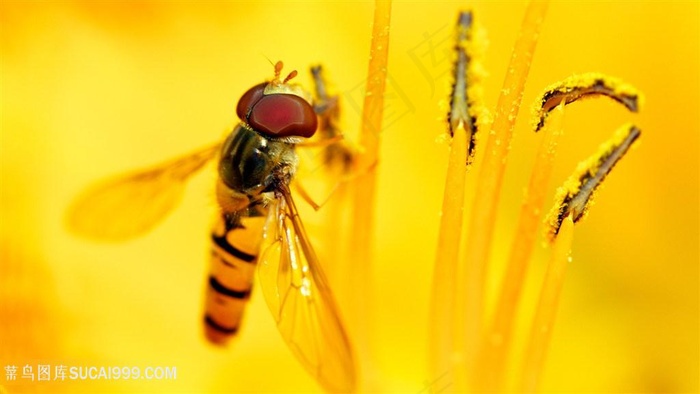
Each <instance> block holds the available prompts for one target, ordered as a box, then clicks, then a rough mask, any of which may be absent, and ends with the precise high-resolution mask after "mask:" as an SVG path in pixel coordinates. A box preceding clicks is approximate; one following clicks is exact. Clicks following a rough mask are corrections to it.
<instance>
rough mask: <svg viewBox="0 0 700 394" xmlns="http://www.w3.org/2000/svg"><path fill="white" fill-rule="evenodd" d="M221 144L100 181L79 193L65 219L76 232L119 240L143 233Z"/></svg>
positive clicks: (179, 196)
mask: <svg viewBox="0 0 700 394" xmlns="http://www.w3.org/2000/svg"><path fill="white" fill-rule="evenodd" d="M219 147H220V144H216V145H212V146H208V147H206V148H204V149H201V150H199V151H197V152H194V153H191V154H189V155H186V156H183V157H180V158H177V159H175V160H172V161H169V162H166V163H162V164H160V165H158V166H156V167H153V168H150V169H146V170H141V171H138V172H135V173H132V174H127V175H123V176H120V177H117V178H113V179H108V180H106V181H103V182H100V183H97V184H95V185H93V186H92V187H90V188H88V189H87V190H86V191H85V192H83V193H82V194H81V195H79V196H78V197H77V198H76V199H75V200H74V201H73V202H72V204H71V206H70V207H69V209H68V212H67V216H66V221H67V224H68V227H69V229H70V230H71V231H73V232H74V233H76V234H78V235H81V236H84V237H87V238H92V239H97V240H103V241H120V240H125V239H129V238H133V237H136V236H138V235H141V234H143V233H145V232H147V231H148V230H150V229H151V228H153V226H155V225H156V224H157V223H158V222H159V221H161V220H162V219H163V218H164V217H165V215H166V214H168V212H170V211H171V210H172V209H173V208H175V206H176V205H177V204H178V203H179V202H180V200H181V199H182V195H183V192H184V187H185V181H187V179H189V178H190V176H191V175H193V174H194V173H196V172H197V171H198V170H199V169H201V168H202V167H203V166H204V165H205V164H206V163H207V162H208V161H209V160H211V159H212V158H214V157H215V156H216V155H217V153H218V152H219Z"/></svg>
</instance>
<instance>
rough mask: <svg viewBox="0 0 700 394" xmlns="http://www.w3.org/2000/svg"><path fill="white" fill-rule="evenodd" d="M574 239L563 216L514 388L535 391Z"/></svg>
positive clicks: (570, 223)
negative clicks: (518, 383)
mask: <svg viewBox="0 0 700 394" xmlns="http://www.w3.org/2000/svg"><path fill="white" fill-rule="evenodd" d="M573 239H574V222H573V220H572V218H571V216H567V217H566V218H565V219H564V220H563V222H562V227H561V231H560V232H559V235H558V236H557V237H556V239H555V240H554V244H553V246H552V254H551V255H550V259H549V265H548V266H547V273H546V274H545V278H544V283H543V284H542V290H541V292H540V298H539V301H538V303H537V311H536V312H535V317H534V319H533V322H532V328H531V331H530V337H529V341H528V345H527V348H526V351H525V356H524V360H523V363H522V375H521V382H520V387H519V388H518V390H517V391H518V392H529V393H531V392H535V390H536V389H537V385H538V383H539V380H540V377H541V375H542V369H543V367H544V360H545V355H546V353H547V348H548V346H549V342H550V339H551V337H552V326H553V325H554V319H555V317H556V313H557V309H558V308H557V306H558V305H559V298H560V297H559V295H560V294H561V288H562V285H563V284H564V276H565V274H566V268H567V265H568V263H569V260H570V255H571V244H572V242H573Z"/></svg>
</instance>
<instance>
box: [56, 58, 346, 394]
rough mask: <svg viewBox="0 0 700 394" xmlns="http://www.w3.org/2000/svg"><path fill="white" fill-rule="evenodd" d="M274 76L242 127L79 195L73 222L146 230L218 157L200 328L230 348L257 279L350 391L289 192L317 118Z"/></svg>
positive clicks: (123, 234) (297, 89) (243, 111)
mask: <svg viewBox="0 0 700 394" xmlns="http://www.w3.org/2000/svg"><path fill="white" fill-rule="evenodd" d="M282 67H283V65H282V62H278V63H277V64H276V65H275V74H274V78H273V79H272V80H271V81H269V82H264V83H260V84H257V85H255V86H253V87H252V88H250V89H249V90H248V91H247V92H245V93H244V94H243V95H242V96H241V98H240V100H239V101H238V104H237V107H236V113H237V115H238V117H239V118H240V123H239V124H238V125H237V126H235V128H234V129H233V131H232V132H231V133H230V134H229V135H228V136H227V137H226V139H225V140H224V141H223V142H222V143H217V144H215V145H213V146H209V147H206V148H204V149H201V150H199V151H197V152H194V153H192V154H189V155H186V156H183V157H180V158H178V159H175V160H172V161H169V162H166V163H164V164H161V165H158V166H156V167H154V168H151V169H147V170H143V171H139V172H136V173H133V174H131V175H127V176H123V177H119V178H116V179H114V180H111V181H107V182H105V183H102V184H100V185H98V186H96V187H94V188H92V189H90V190H88V191H87V192H86V193H85V194H83V195H82V196H81V197H79V198H78V199H77V200H76V202H75V203H74V204H73V206H72V207H71V209H70V210H69V213H68V225H69V227H70V228H71V229H72V230H73V231H74V232H76V233H78V234H82V235H86V236H89V237H92V238H102V239H108V240H122V239H127V238H131V237H134V236H137V235H140V234H143V233H145V232H146V231H148V230H150V229H151V228H153V227H154V226H155V224H157V222H159V221H160V220H161V219H162V218H163V217H164V216H165V215H166V214H167V213H168V212H169V211H171V210H172V209H174V208H175V206H176V205H177V203H178V202H179V199H180V197H181V195H182V192H183V188H184V184H185V182H186V181H187V180H188V179H189V178H190V177H191V176H192V175H193V174H194V173H196V172H197V171H198V170H200V169H201V168H202V167H203V166H204V165H205V164H206V163H207V162H209V161H210V160H213V159H214V158H218V179H217V181H216V200H217V202H218V206H219V208H220V214H219V215H218V219H217V221H216V224H215V225H214V228H213V230H212V233H211V259H210V269H209V274H208V277H207V280H206V295H205V305H204V318H203V321H204V332H205V336H206V338H207V339H208V340H209V341H210V342H211V343H214V344H217V345H223V344H226V343H227V341H229V340H230V339H231V338H232V337H233V336H235V335H236V333H237V332H238V330H239V328H240V326H241V321H242V318H243V315H244V311H245V307H246V304H247V302H248V300H249V298H250V294H251V291H252V288H253V279H254V274H255V270H256V266H257V272H258V279H259V281H260V285H261V288H262V292H263V294H264V296H265V300H266V302H267V305H268V306H269V309H270V311H271V312H272V315H273V317H274V319H275V321H276V323H277V327H278V329H279V332H280V333H281V335H282V337H283V338H284V339H285V341H286V343H287V344H288V345H289V348H290V349H291V351H292V352H293V353H294V355H295V356H296V357H297V358H298V359H299V361H300V362H301V363H302V364H303V365H304V367H305V368H306V369H307V371H308V372H309V373H311V374H312V375H313V376H314V377H315V378H316V379H317V380H318V381H319V382H320V384H321V385H322V386H323V387H324V388H325V389H327V390H330V391H343V392H348V391H354V389H355V370H354V358H353V352H352V348H351V345H350V341H349V338H348V335H347V332H346V330H345V328H344V326H343V323H342V319H341V317H340V313H339V309H338V306H337V304H336V301H335V299H334V296H333V294H332V292H331V289H330V287H329V284H328V280H327V279H326V275H325V274H324V272H323V269H322V268H321V265H320V263H319V260H318V258H317V256H316V254H315V252H314V249H313V247H312V245H311V243H310V242H309V237H308V236H307V235H306V232H305V230H304V226H303V224H302V221H301V219H300V218H299V213H298V211H297V207H296V205H295V203H294V199H293V198H292V194H291V192H290V183H291V182H292V180H293V179H294V175H295V172H296V170H297V165H298V156H297V154H296V151H295V148H296V146H297V145H298V144H300V143H302V142H303V141H306V140H307V139H308V138H310V137H312V136H313V135H314V133H315V132H316V129H317V127H318V123H319V122H318V116H317V113H316V111H315V110H314V107H313V106H312V104H311V98H310V96H309V94H308V93H306V92H305V91H304V90H303V89H302V88H301V86H299V85H297V84H292V83H290V80H291V79H293V78H294V77H295V76H296V75H297V73H296V71H292V72H291V73H289V75H288V76H287V77H286V78H284V79H281V78H280V75H281V71H282Z"/></svg>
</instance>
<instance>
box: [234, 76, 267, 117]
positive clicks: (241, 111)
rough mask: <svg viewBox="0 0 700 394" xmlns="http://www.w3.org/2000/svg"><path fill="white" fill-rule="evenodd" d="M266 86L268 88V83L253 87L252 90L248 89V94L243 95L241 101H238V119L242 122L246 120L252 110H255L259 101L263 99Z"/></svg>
mask: <svg viewBox="0 0 700 394" xmlns="http://www.w3.org/2000/svg"><path fill="white" fill-rule="evenodd" d="M265 86H267V82H263V83H261V84H259V85H255V86H253V87H252V88H250V89H248V91H247V92H245V93H243V96H241V99H240V100H238V106H236V114H238V117H239V118H240V119H241V120H246V117H247V116H248V113H249V112H250V109H251V108H253V106H254V105H255V103H257V102H258V100H260V98H262V96H263V91H264V90H265Z"/></svg>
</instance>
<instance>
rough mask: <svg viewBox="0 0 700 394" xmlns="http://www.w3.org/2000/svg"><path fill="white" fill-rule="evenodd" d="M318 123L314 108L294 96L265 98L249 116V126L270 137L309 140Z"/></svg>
mask: <svg viewBox="0 0 700 394" xmlns="http://www.w3.org/2000/svg"><path fill="white" fill-rule="evenodd" d="M244 97H245V95H244ZM241 101H243V100H242V99H241ZM239 105H240V103H239ZM317 123H318V119H316V113H315V112H314V109H313V107H311V105H310V104H309V103H308V102H306V100H304V99H303V98H301V97H299V96H296V95H293V94H284V93H280V94H270V95H267V96H263V97H262V98H261V99H260V100H258V101H257V103H255V104H254V105H253V110H252V111H251V112H250V114H249V115H248V124H249V125H250V126H251V127H253V129H255V130H257V131H259V132H260V133H263V134H266V135H268V136H270V137H304V138H309V137H311V136H312V135H314V133H315V132H316V126H317Z"/></svg>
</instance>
